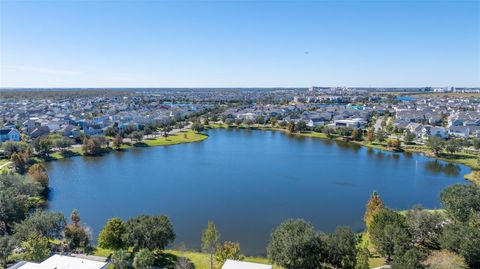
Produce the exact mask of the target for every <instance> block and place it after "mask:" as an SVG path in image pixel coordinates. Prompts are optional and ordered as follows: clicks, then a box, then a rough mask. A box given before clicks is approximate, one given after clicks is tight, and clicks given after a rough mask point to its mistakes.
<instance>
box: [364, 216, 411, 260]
mask: <svg viewBox="0 0 480 269" xmlns="http://www.w3.org/2000/svg"><path fill="white" fill-rule="evenodd" d="M369 235H370V239H371V242H372V243H373V244H374V245H375V248H376V249H377V251H378V252H379V253H380V254H381V255H383V256H384V257H385V258H386V260H387V262H390V261H392V257H393V256H394V255H395V256H401V255H403V254H405V252H406V251H407V249H409V247H410V244H411V241H412V240H411V235H410V233H409V231H408V226H407V224H406V220H405V217H403V216H402V215H400V214H398V213H397V212H395V211H392V210H390V209H382V210H381V211H380V212H378V213H377V214H376V215H375V216H374V217H373V221H372V223H371V225H370V230H369Z"/></svg>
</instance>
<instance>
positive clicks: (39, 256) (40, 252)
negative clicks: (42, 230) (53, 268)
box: [22, 234, 51, 262]
mask: <svg viewBox="0 0 480 269" xmlns="http://www.w3.org/2000/svg"><path fill="white" fill-rule="evenodd" d="M22 247H23V248H24V249H25V253H24V255H23V258H24V259H25V260H28V261H34V262H41V261H43V260H45V259H46V258H48V257H49V256H50V254H51V251H50V248H49V247H48V239H47V238H46V237H45V236H41V235H39V234H33V235H31V236H30V237H29V238H28V240H27V241H25V242H23V243H22Z"/></svg>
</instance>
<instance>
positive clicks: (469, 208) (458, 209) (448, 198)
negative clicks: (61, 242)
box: [440, 184, 480, 222]
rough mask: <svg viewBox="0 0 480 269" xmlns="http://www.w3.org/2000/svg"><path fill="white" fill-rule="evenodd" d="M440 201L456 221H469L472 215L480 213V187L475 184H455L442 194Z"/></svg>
mask: <svg viewBox="0 0 480 269" xmlns="http://www.w3.org/2000/svg"><path fill="white" fill-rule="evenodd" d="M440 201H441V203H442V205H443V207H444V208H445V209H446V210H447V213H448V215H449V216H450V217H452V218H453V219H454V220H456V221H460V222H466V221H468V219H469V217H470V215H471V214H472V213H476V214H479V213H480V187H479V186H477V185H473V184H468V185H465V184H455V185H452V186H449V187H447V188H446V189H444V190H443V191H442V192H441V193H440Z"/></svg>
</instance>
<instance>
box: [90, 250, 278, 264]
mask: <svg viewBox="0 0 480 269" xmlns="http://www.w3.org/2000/svg"><path fill="white" fill-rule="evenodd" d="M110 253H112V251H111V250H108V249H103V248H98V247H97V248H96V249H95V251H93V252H92V255H95V256H102V257H107V256H108V255H110ZM182 256H183V257H186V258H188V259H190V260H191V261H192V262H193V264H194V265H195V269H208V268H209V266H210V256H209V255H208V254H206V253H201V252H195V251H179V250H173V249H166V250H164V251H163V253H162V255H161V258H160V264H159V265H160V266H164V267H165V266H169V265H173V264H174V263H175V261H176V259H177V258H178V257H182ZM244 261H247V262H256V263H263V264H270V262H269V261H268V259H267V258H263V257H245V259H244ZM273 268H274V269H282V268H281V267H278V266H273Z"/></svg>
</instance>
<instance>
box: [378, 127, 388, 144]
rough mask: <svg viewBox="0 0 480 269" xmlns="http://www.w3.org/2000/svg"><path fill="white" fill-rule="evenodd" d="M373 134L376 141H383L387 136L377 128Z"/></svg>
mask: <svg viewBox="0 0 480 269" xmlns="http://www.w3.org/2000/svg"><path fill="white" fill-rule="evenodd" d="M375 136H376V137H377V140H378V142H384V141H385V139H386V138H387V135H386V134H385V132H384V131H382V130H379V131H378V132H377V133H376V135H375Z"/></svg>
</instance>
